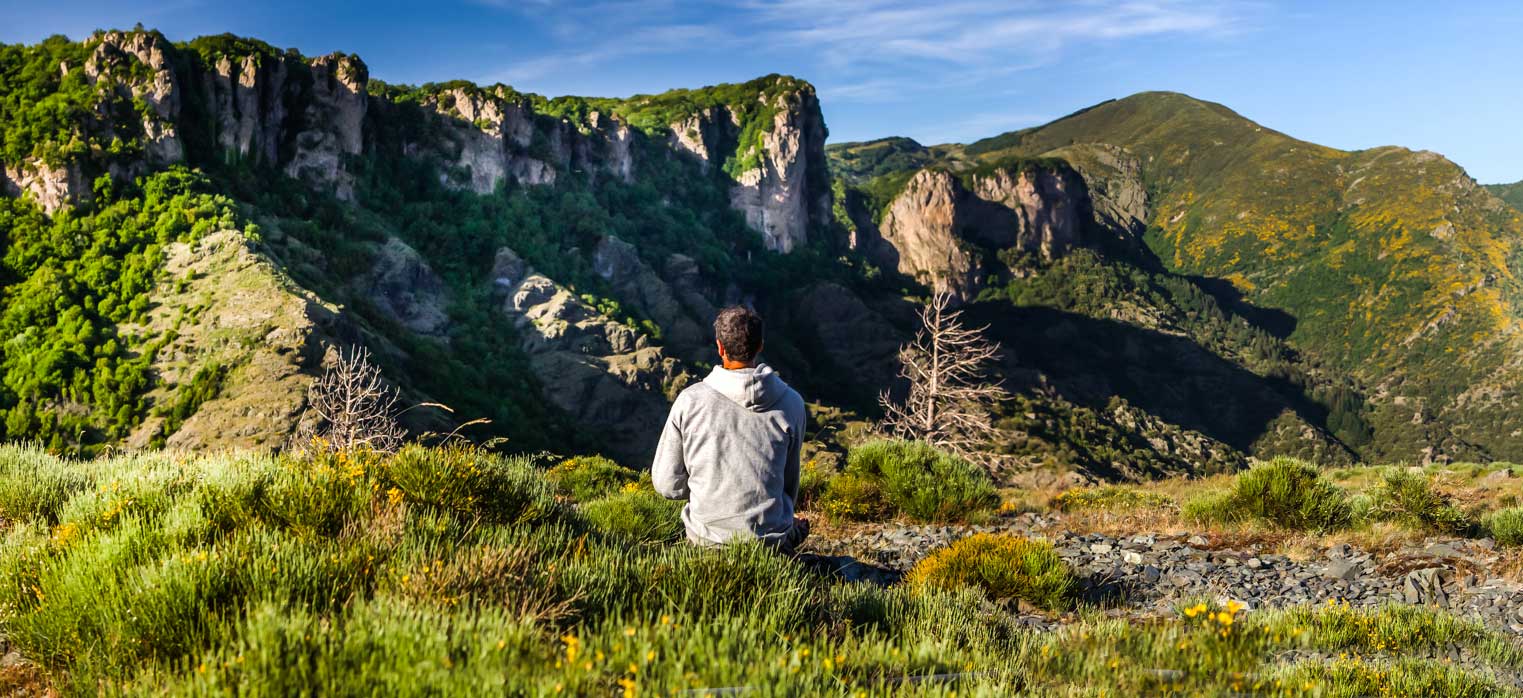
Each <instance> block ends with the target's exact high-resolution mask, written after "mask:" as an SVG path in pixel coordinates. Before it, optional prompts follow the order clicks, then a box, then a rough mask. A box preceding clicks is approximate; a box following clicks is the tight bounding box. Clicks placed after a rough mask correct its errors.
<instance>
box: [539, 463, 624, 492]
mask: <svg viewBox="0 0 1523 698" xmlns="http://www.w3.org/2000/svg"><path fill="white" fill-rule="evenodd" d="M545 477H546V478H548V479H549V480H550V482H552V483H554V484H555V491H556V492H559V493H560V494H563V495H565V496H567V497H570V498H571V499H572V500H573V501H577V502H590V501H592V500H594V499H598V498H600V497H606V496H608V495H610V494H613V493H614V492H617V491H619V489H620V488H622V487H623V486H625V485H627V484H629V483H631V482H637V481H639V479H640V474H639V473H637V472H635V471H633V470H630V469H629V468H626V467H624V466H622V465H619V464H618V463H615V462H613V461H611V460H609V459H607V458H604V457H602V456H577V457H575V458H567V459H566V460H563V461H561V462H560V463H557V464H556V465H555V467H553V468H551V469H550V470H549V471H547V472H546V473H545Z"/></svg>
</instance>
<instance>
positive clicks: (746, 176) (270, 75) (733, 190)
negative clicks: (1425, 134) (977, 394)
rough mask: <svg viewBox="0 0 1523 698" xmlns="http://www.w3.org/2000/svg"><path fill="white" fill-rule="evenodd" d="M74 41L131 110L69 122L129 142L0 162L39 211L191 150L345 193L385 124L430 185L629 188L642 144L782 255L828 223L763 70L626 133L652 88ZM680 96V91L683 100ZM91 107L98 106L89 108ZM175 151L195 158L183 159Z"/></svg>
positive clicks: (811, 166) (116, 36)
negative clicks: (418, 117) (106, 149)
mask: <svg viewBox="0 0 1523 698" xmlns="http://www.w3.org/2000/svg"><path fill="white" fill-rule="evenodd" d="M85 46H86V47H88V48H89V50H90V57H89V59H88V61H86V62H85V63H84V65H68V64H64V65H63V66H61V69H62V70H63V71H64V73H65V74H68V73H69V72H72V71H82V73H83V75H84V76H85V77H86V78H87V79H88V80H89V81H90V82H91V84H94V85H97V87H98V89H99V90H100V91H101V92H102V93H109V94H116V95H117V97H118V98H119V101H121V102H122V104H121V105H118V106H119V107H120V108H121V109H126V110H131V109H132V107H131V104H132V103H134V102H141V103H143V104H144V105H145V107H146V108H145V109H143V110H141V111H142V113H141V116H140V117H138V118H136V119H135V120H133V121H130V122H127V123H124V122H123V121H122V120H121V119H120V118H115V115H114V114H111V113H103V114H102V115H101V117H100V118H98V119H96V120H94V121H93V122H92V123H87V124H82V127H83V128H84V129H85V130H86V131H87V132H88V133H89V136H90V138H91V139H92V140H95V141H98V142H102V143H110V142H112V141H113V139H115V140H120V141H123V142H130V143H132V144H134V147H132V148H128V149H125V150H122V151H121V152H115V151H113V152H111V153H106V154H103V153H99V152H97V154H96V155H95V156H92V157H89V158H80V157H73V158H63V159H60V160H57V161H45V160H42V159H29V160H25V161H18V162H7V163H0V164H3V169H0V172H3V180H0V187H3V189H4V190H5V191H6V192H8V193H9V194H10V195H12V196H19V195H21V194H23V193H25V194H29V195H30V196H31V197H33V198H34V199H35V200H37V201H38V203H39V204H41V205H42V206H43V207H44V209H46V210H48V211H49V212H52V211H56V210H57V209H58V208H60V207H62V206H64V205H67V204H70V203H74V202H77V201H79V200H81V199H82V198H86V197H89V196H90V195H91V192H90V191H89V189H90V183H91V182H92V181H94V179H95V178H96V177H97V176H98V175H100V174H103V173H109V174H111V175H112V176H113V177H115V178H116V179H118V180H119V181H127V180H130V179H131V178H132V177H135V176H137V175H140V174H143V173H144V172H146V171H149V170H151V169H153V168H156V167H162V166H165V165H169V164H174V163H180V162H190V163H192V164H195V162H196V161H198V160H200V159H206V158H210V159H215V160H220V161H224V162H236V161H246V162H248V163H250V164H253V165H259V166H267V167H272V168H277V169H279V170H281V171H283V172H284V173H285V174H287V175H288V176H291V177H294V178H297V179H301V180H303V181H306V182H309V183H310V184H313V185H316V186H322V187H324V188H325V189H326V190H328V191H331V192H334V193H335V194H336V195H337V196H339V198H341V199H351V198H353V196H354V175H353V172H352V171H351V169H352V164H353V161H354V160H355V159H356V158H360V157H362V156H364V155H365V154H366V153H367V152H369V150H368V149H371V148H375V147H377V146H378V145H379V141H380V140H382V137H381V136H380V135H378V134H380V133H383V132H384V133H386V134H387V135H388V136H390V135H394V134H396V133H398V132H400V134H401V135H400V139H401V140H402V143H401V144H400V146H401V147H402V148H403V149H404V150H405V151H406V152H407V153H408V154H409V156H411V157H416V158H419V159H422V160H428V161H431V162H439V163H441V164H442V165H444V167H442V168H441V171H440V174H439V176H440V179H441V181H442V182H443V183H444V184H446V185H448V186H452V187H456V188H461V189H465V190H468V191H473V192H476V193H482V194H485V193H489V192H491V191H492V190H493V189H494V188H495V187H496V186H498V184H499V183H501V182H503V181H504V180H506V179H510V178H511V179H512V180H514V181H516V182H519V183H522V184H526V185H549V184H553V183H555V181H556V179H557V178H558V177H562V176H565V175H567V174H569V173H577V174H583V175H586V176H587V177H589V178H591V179H593V180H596V179H598V178H608V179H613V180H617V181H620V182H626V183H628V182H632V181H633V179H634V177H635V175H636V171H637V170H638V168H639V166H640V165H639V159H640V157H641V155H640V153H639V152H637V151H640V152H645V153H647V154H646V155H645V157H652V156H659V155H658V152H657V151H653V150H649V149H644V150H642V149H640V148H638V147H637V144H636V141H639V140H645V141H649V142H650V143H653V144H661V145H666V144H669V145H670V146H671V147H670V148H660V149H659V150H663V151H666V152H672V151H673V150H675V151H676V152H680V153H684V154H687V155H690V156H692V157H694V158H695V159H696V160H697V161H698V163H699V167H700V168H703V169H705V170H708V171H710V172H712V173H714V174H716V175H718V174H719V173H721V172H723V174H724V176H725V177H727V178H729V179H730V180H731V183H730V188H729V192H730V203H731V206H732V207H733V208H734V209H735V210H737V211H739V212H740V213H741V214H742V215H743V216H744V218H745V220H746V221H747V223H748V224H749V225H750V226H751V227H752V228H753V229H754V230H756V231H757V232H759V233H761V235H762V237H763V240H764V243H765V246H766V247H767V248H768V249H772V250H776V251H780V252H789V251H792V250H793V249H795V248H797V247H798V246H799V245H802V244H804V243H805V242H807V240H808V239H809V234H810V230H811V228H819V227H821V226H824V225H826V224H827V223H828V220H829V213H830V191H829V187H828V177H827V176H826V164H825V155H824V147H825V136H826V129H825V123H824V119H823V118H822V117H821V115H820V107H819V101H818V99H817V98H816V97H815V94H814V89H813V87H812V86H810V85H808V83H804V82H801V81H796V80H792V79H791V78H788V79H783V78H776V79H772V78H769V79H766V80H767V81H768V82H767V84H768V86H769V87H768V88H767V89H761V88H758V89H760V90H761V91H759V92H748V90H749V89H750V87H749V86H750V85H751V83H748V84H747V85H745V86H719V87H716V88H705V89H706V90H709V91H711V92H713V91H717V92H716V93H721V92H722V94H723V99H726V100H728V103H726V104H719V105H715V106H709V107H699V106H696V105H692V104H684V103H679V104H677V105H676V106H663V111H662V112H661V113H662V114H663V115H667V114H672V113H673V112H675V113H676V114H677V115H678V117H677V118H675V119H673V120H671V121H670V122H667V123H662V124H659V125H656V126H655V127H652V125H651V124H648V123H647V124H645V126H646V128H644V129H643V130H637V129H634V128H632V127H631V125H630V119H629V118H627V117H629V116H631V115H633V116H634V117H635V118H642V119H643V120H645V121H648V120H649V116H648V115H646V114H643V113H641V112H640V109H642V108H644V105H645V104H646V103H648V102H650V101H651V100H657V101H658V102H660V103H661V104H663V105H666V104H667V103H666V102H662V101H661V100H663V99H664V96H661V95H658V96H655V97H647V98H643V101H640V100H627V101H626V100H610V99H591V98H560V101H558V102H557V104H560V102H564V101H566V100H569V103H571V104H574V105H576V107H575V108H572V109H568V110H565V111H560V110H559V108H557V107H554V106H552V105H551V103H549V102H547V101H546V100H544V98H542V97H538V96H536V95H526V94H523V93H519V92H517V91H515V90H512V89H511V88H508V87H506V86H503V85H494V86H490V87H478V86H476V85H471V84H468V83H460V82H455V83H448V84H446V85H443V86H425V87H423V88H417V89H414V88H400V89H398V88H394V87H392V86H386V88H387V90H385V91H383V92H381V93H377V94H370V90H369V83H370V78H369V71H368V69H367V67H366V66H365V64H364V62H362V61H361V60H360V59H359V58H358V57H356V56H351V55H347V54H342V53H334V54H329V55H325V56H318V57H315V58H311V59H307V58H304V57H302V56H300V55H297V54H295V53H293V52H289V51H287V52H282V51H279V50H277V49H275V48H274V47H271V46H269V45H267V44H263V43H262V42H258V41H253V40H246V39H240V38H237V37H231V36H227V35H224V36H219V37H206V38H203V39H198V40H196V41H194V42H191V43H189V44H184V45H175V44H172V43H170V42H169V41H167V40H166V39H164V38H163V36H162V35H160V34H158V33H157V32H145V31H135V32H102V33H97V34H95V35H93V36H92V37H90V38H89V39H88V40H86V42H85ZM732 88H740V89H732ZM681 92H682V96H683V98H684V99H686V98H688V97H689V96H690V95H691V91H681ZM716 99H717V98H716ZM414 106H416V107H418V108H420V109H421V110H422V111H423V112H424V113H425V118H424V121H425V123H419V124H404V123H402V122H403V121H405V119H404V118H402V117H401V116H400V111H399V109H407V108H412V107H414ZM561 107H564V104H561ZM113 108H116V107H113ZM98 110H99V111H102V112H109V111H110V110H109V109H107V108H106V105H104V104H103V105H102V106H100V107H99V109H98ZM742 137H744V138H746V139H748V142H747V143H741V142H740V139H741V138H742ZM188 145H189V146H192V147H191V149H192V150H196V149H199V150H201V151H203V152H187V147H188ZM711 159H713V160H715V162H713V163H711V162H710V160H711Z"/></svg>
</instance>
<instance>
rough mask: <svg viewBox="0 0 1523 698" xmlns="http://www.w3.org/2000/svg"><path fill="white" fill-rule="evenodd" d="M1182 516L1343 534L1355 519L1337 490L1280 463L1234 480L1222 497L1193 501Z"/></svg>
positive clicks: (1286, 461) (1298, 465) (1307, 471)
mask: <svg viewBox="0 0 1523 698" xmlns="http://www.w3.org/2000/svg"><path fill="white" fill-rule="evenodd" d="M1184 515H1185V517H1186V518H1188V519H1192V520H1195V521H1199V522H1212V521H1214V522H1220V523H1238V522H1243V521H1260V522H1263V523H1267V524H1269V525H1272V526H1277V527H1280V528H1288V529H1292V530H1297V531H1317V532H1327V531H1336V530H1340V529H1344V528H1347V527H1349V526H1350V525H1352V524H1353V523H1354V519H1355V516H1354V514H1353V509H1352V508H1351V507H1350V505H1349V498H1348V495H1347V494H1346V493H1345V492H1344V491H1343V490H1342V489H1340V488H1339V487H1337V486H1336V485H1333V484H1332V483H1330V482H1328V481H1326V480H1323V479H1322V478H1321V477H1320V476H1319V475H1318V471H1317V468H1316V467H1314V466H1312V465H1311V464H1309V463H1306V462H1305V461H1301V460H1297V459H1294V458H1285V457H1280V458H1275V459H1274V460H1271V461H1269V462H1267V463H1261V464H1259V465H1255V466H1254V467H1253V468H1251V469H1249V470H1248V471H1247V472H1244V473H1241V474H1239V475H1238V476H1237V477H1236V479H1235V480H1234V481H1233V484H1232V488H1231V489H1230V490H1228V491H1226V492H1218V493H1209V494H1206V495H1202V496H1200V497H1197V498H1195V499H1192V500H1191V501H1189V502H1187V503H1186V505H1185V507H1184Z"/></svg>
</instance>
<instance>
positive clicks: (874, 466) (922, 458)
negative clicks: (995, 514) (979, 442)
mask: <svg viewBox="0 0 1523 698" xmlns="http://www.w3.org/2000/svg"><path fill="white" fill-rule="evenodd" d="M846 468H847V471H848V472H855V473H859V474H861V475H864V476H869V477H875V478H877V480H878V482H879V486H880V487H881V488H882V490H883V494H884V496H885V497H887V499H888V501H889V503H891V504H892V505H893V506H894V508H895V509H897V510H899V511H900V512H903V513H904V514H907V515H909V516H910V517H911V518H914V519H917V520H919V521H949V520H961V519H966V518H968V517H970V516H976V515H978V514H980V513H984V512H987V511H989V510H990V509H993V508H994V507H996V506H999V495H998V494H997V493H996V492H995V489H994V482H993V480H991V479H990V478H989V474H988V473H986V472H984V470H983V468H980V467H979V466H977V465H974V464H973V463H970V462H968V461H966V460H963V459H962V458H958V457H957V456H954V455H952V454H950V453H947V452H945V451H941V450H938V449H936V448H934V447H932V446H930V445H927V444H924V443H921V442H918V441H891V440H880V441H872V442H869V443H866V444H863V445H861V446H858V447H857V448H854V449H852V451H851V453H850V454H849V455H848V456H847V461H846Z"/></svg>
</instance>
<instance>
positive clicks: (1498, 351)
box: [966, 93, 1523, 455]
mask: <svg viewBox="0 0 1523 698" xmlns="http://www.w3.org/2000/svg"><path fill="white" fill-rule="evenodd" d="M1080 142H1101V143H1109V144H1113V145H1119V146H1122V147H1125V148H1127V149H1128V150H1131V151H1132V152H1134V153H1136V154H1137V155H1138V156H1139V157H1140V158H1141V159H1142V162H1143V179H1144V182H1145V184H1146V186H1147V189H1148V193H1149V198H1150V203H1151V205H1152V208H1153V216H1152V220H1151V221H1150V223H1151V228H1150V230H1149V232H1148V235H1147V241H1148V244H1149V246H1150V247H1152V249H1153V250H1154V251H1155V252H1156V253H1157V254H1158V256H1159V258H1160V259H1161V260H1163V262H1164V263H1165V264H1166V265H1167V266H1168V267H1169V268H1170V269H1172V270H1174V271H1178V272H1182V273H1187V274H1197V275H1202V276H1207V277H1212V278H1219V279H1226V280H1228V281H1230V282H1232V284H1233V285H1234V286H1235V287H1236V288H1237V289H1238V290H1239V291H1241V292H1242V293H1243V294H1244V295H1245V297H1246V298H1248V299H1249V300H1250V301H1253V302H1255V303H1258V304H1262V305H1264V306H1268V307H1272V308H1279V309H1283V310H1285V311H1286V312H1288V313H1289V314H1290V315H1291V316H1293V317H1294V319H1295V329H1294V331H1293V332H1292V333H1291V334H1290V335H1289V339H1290V340H1291V341H1292V342H1293V343H1295V344H1296V345H1297V346H1299V347H1302V348H1304V349H1305V350H1307V351H1311V352H1314V353H1316V354H1317V355H1318V356H1319V357H1321V358H1323V359H1324V360H1326V361H1328V362H1331V363H1332V364H1334V365H1336V366H1339V367H1341V368H1343V369H1345V370H1347V371H1349V372H1351V373H1352V374H1354V375H1356V376H1358V377H1360V378H1361V379H1364V380H1366V381H1368V382H1369V383H1370V384H1372V385H1373V386H1376V389H1377V390H1379V391H1381V392H1389V393H1392V394H1395V395H1401V396H1403V397H1405V398H1406V399H1407V400H1412V401H1417V402H1420V403H1421V405H1422V406H1420V407H1417V409H1416V410H1406V411H1405V414H1406V415H1407V417H1408V418H1409V419H1410V418H1411V415H1412V413H1413V412H1414V411H1415V412H1416V413H1418V414H1419V417H1418V420H1419V421H1421V419H1423V418H1425V416H1427V417H1431V416H1437V417H1438V418H1440V419H1444V420H1445V422H1446V424H1447V425H1448V426H1449V427H1450V428H1452V429H1453V430H1454V431H1455V432H1456V437H1455V439H1454V440H1451V441H1449V442H1447V443H1442V444H1440V445H1439V448H1440V450H1443V451H1447V452H1449V453H1451V454H1452V455H1464V454H1465V453H1467V452H1470V449H1471V448H1474V447H1479V448H1482V449H1488V450H1491V451H1496V452H1499V453H1514V452H1516V450H1517V449H1518V448H1520V447H1523V443H1520V442H1518V441H1517V437H1514V436H1512V432H1513V431H1514V430H1515V427H1513V426H1512V425H1513V424H1514V423H1516V422H1517V421H1518V419H1519V417H1520V415H1517V414H1516V413H1511V412H1510V411H1509V414H1508V415H1507V416H1506V418H1505V419H1501V420H1497V419H1496V411H1497V410H1498V409H1501V410H1508V408H1507V407H1506V405H1507V402H1506V400H1505V399H1500V395H1503V394H1506V395H1510V394H1512V391H1513V390H1515V389H1516V386H1517V380H1518V374H1517V371H1516V369H1517V367H1516V366H1515V365H1513V362H1512V360H1511V358H1510V357H1512V356H1514V355H1516V349H1517V347H1516V339H1515V333H1514V331H1513V330H1514V325H1515V322H1516V319H1517V317H1518V310H1517V307H1516V305H1515V302H1516V298H1517V295H1518V291H1519V287H1518V284H1517V280H1516V277H1515V275H1514V273H1513V268H1514V266H1515V264H1516V259H1517V250H1516V242H1515V241H1516V240H1517V239H1518V236H1519V233H1523V217H1520V214H1518V213H1517V212H1516V211H1515V210H1513V209H1510V208H1507V207H1504V206H1501V205H1500V203H1499V202H1498V201H1497V199H1496V198H1495V197H1493V196H1491V195H1490V194H1489V193H1488V192H1486V191H1485V190H1484V189H1482V188H1481V187H1479V186H1477V185H1476V184H1475V182H1474V181H1473V180H1472V179H1471V178H1470V177H1469V176H1468V175H1466V174H1465V173H1464V171H1463V170H1461V169H1460V168H1459V167H1457V166H1455V165H1454V164H1453V163H1451V162H1449V161H1447V160H1445V159H1443V158H1442V157H1441V156H1438V155H1436V154H1433V153H1426V152H1411V151H1407V150H1404V149H1400V148H1376V149H1373V150H1368V151H1359V152H1343V151H1338V150H1334V149H1331V148H1325V147H1322V146H1318V145H1315V144H1311V143H1306V142H1304V141H1298V140H1295V139H1293V138H1290V137H1288V136H1286V135H1284V134H1281V133H1278V132H1275V131H1273V130H1270V129H1267V128H1264V127H1262V126H1259V125H1258V124H1255V123H1253V122H1251V121H1249V120H1247V119H1244V118H1242V117H1241V116H1239V115H1237V114H1236V113H1234V112H1232V111H1231V110H1229V109H1227V108H1226V107H1223V106H1221V105H1217V104H1210V103H1206V102H1201V101H1198V100H1194V99H1191V98H1189V97H1187V96H1185V95H1179V94H1172V93H1146V94H1141V95H1136V96H1133V97H1129V98H1127V99H1123V100H1117V101H1113V102H1107V103H1104V104H1100V105H1097V106H1095V107H1093V108H1090V109H1087V110H1085V111H1082V112H1079V113H1077V114H1074V115H1072V116H1069V117H1065V118H1063V119H1060V120H1058V121H1056V122H1053V123H1051V124H1048V125H1046V126H1042V127H1038V128H1034V129H1029V130H1026V131H1020V132H1015V133H1011V134H1006V135H1003V136H999V137H996V138H992V139H987V140H984V141H978V142H975V143H972V144H970V145H969V146H968V147H967V149H966V153H967V154H968V155H970V156H973V157H977V158H980V159H985V160H987V159H994V158H999V157H1004V156H1007V155H1009V154H1012V153H1017V154H1040V153H1045V152H1048V151H1051V150H1054V149H1058V148H1062V147H1064V146H1067V145H1070V144H1073V143H1080ZM1392 411H1393V412H1395V411H1399V410H1392ZM1390 419H1391V420H1392V421H1394V420H1395V419H1397V417H1396V416H1395V415H1394V414H1393V415H1390ZM1392 427H1393V428H1392V429H1389V430H1388V436H1389V438H1390V440H1385V441H1382V442H1380V443H1379V444H1378V445H1377V449H1376V452H1377V453H1382V454H1391V455H1396V454H1399V453H1402V452H1404V451H1409V450H1410V449H1411V447H1412V446H1414V445H1415V444H1412V443H1410V442H1405V441H1404V440H1402V439H1400V438H1399V437H1397V436H1396V434H1395V432H1396V431H1397V430H1396V429H1395V428H1394V424H1393V425H1392ZM1472 445H1473V446H1472Z"/></svg>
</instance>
